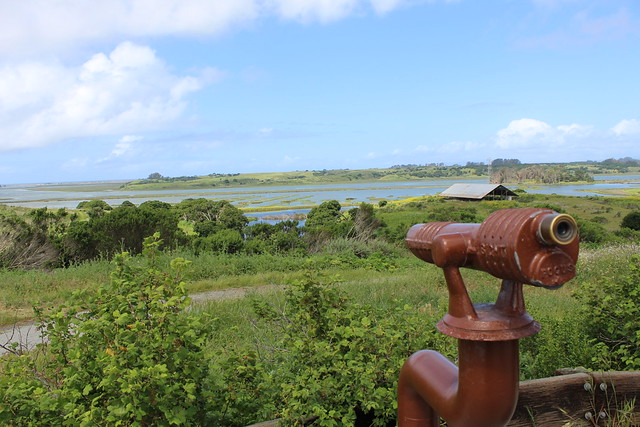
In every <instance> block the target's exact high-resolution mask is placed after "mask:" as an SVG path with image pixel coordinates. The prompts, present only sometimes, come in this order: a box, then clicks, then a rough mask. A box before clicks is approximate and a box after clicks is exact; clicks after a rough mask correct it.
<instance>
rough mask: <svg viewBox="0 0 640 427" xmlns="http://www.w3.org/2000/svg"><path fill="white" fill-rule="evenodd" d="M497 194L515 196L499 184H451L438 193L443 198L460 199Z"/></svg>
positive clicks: (480, 197) (479, 197) (481, 197)
mask: <svg viewBox="0 0 640 427" xmlns="http://www.w3.org/2000/svg"><path fill="white" fill-rule="evenodd" d="M493 192H498V193H499V194H503V195H507V196H515V195H516V193H514V192H513V191H511V190H509V189H508V188H507V187H505V186H503V185H500V184H453V185H452V186H451V187H449V188H447V189H446V190H444V191H443V192H442V193H440V195H441V196H444V197H455V198H460V199H478V200H480V199H483V198H484V197H486V196H487V195H488V194H490V193H493Z"/></svg>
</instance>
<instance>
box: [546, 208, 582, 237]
mask: <svg viewBox="0 0 640 427" xmlns="http://www.w3.org/2000/svg"><path fill="white" fill-rule="evenodd" d="M539 233H540V234H539V236H540V237H541V238H542V241H543V242H544V243H546V244H548V245H568V244H569V243H571V242H573V241H574V240H575V238H576V237H577V236H578V224H577V223H576V220H575V219H573V218H572V217H571V216H569V215H566V214H557V213H555V214H550V215H547V216H545V218H544V219H543V220H542V222H541V223H540V231H539Z"/></svg>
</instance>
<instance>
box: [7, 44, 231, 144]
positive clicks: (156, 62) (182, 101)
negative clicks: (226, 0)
mask: <svg viewBox="0 0 640 427" xmlns="http://www.w3.org/2000/svg"><path fill="white" fill-rule="evenodd" d="M220 74H221V73H216V71H215V70H212V69H206V70H203V71H202V72H201V73H200V74H199V75H196V76H179V75H175V74H172V73H171V71H170V70H169V68H168V67H167V66H166V65H165V64H164V62H163V61H162V60H161V59H160V58H158V57H157V56H156V54H155V52H154V51H153V50H152V49H151V48H149V47H147V46H141V45H137V44H134V43H130V42H124V43H121V44H119V45H118V46H117V47H116V48H115V49H114V50H113V51H112V52H110V53H108V54H105V53H97V54H95V55H93V56H92V57H91V58H90V59H89V60H87V61H86V62H84V63H83V64H82V65H81V66H79V67H66V66H64V65H62V64H60V63H58V62H48V63H46V62H28V63H22V64H19V65H15V66H11V65H6V66H4V67H2V68H0V98H1V99H2V100H3V102H2V103H0V117H2V118H0V134H2V135H3V137H4V138H3V139H2V141H1V142H0V151H7V150H12V149H19V148H26V147H37V146H44V145H48V144H51V143H54V142H57V141H61V140H64V139H67V138H74V137H87V136H99V135H109V134H123V133H130V132H141V131H145V130H149V129H158V128H161V127H165V126H167V125H168V124H169V123H171V122H172V121H173V120H175V119H176V118H178V117H179V116H180V115H181V114H182V112H183V110H184V108H185V106H186V98H187V97H188V96H189V95H190V94H191V93H193V92H195V91H198V90H200V89H201V88H202V87H203V86H204V85H206V84H209V83H210V82H212V81H215V80H216V76H217V75H220Z"/></svg>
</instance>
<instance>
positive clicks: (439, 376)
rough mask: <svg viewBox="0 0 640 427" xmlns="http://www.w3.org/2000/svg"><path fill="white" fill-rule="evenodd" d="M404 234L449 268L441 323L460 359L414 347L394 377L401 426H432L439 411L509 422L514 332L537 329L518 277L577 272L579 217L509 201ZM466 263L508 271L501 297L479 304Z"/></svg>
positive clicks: (464, 421)
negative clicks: (478, 216) (484, 214)
mask: <svg viewBox="0 0 640 427" xmlns="http://www.w3.org/2000/svg"><path fill="white" fill-rule="evenodd" d="M406 243H407V246H408V247H409V249H410V250H411V251H412V252H413V254H414V255H416V256H417V257H418V258H420V259H422V260H424V261H427V262H429V263H432V264H435V265H437V266H438V267H440V268H442V269H443V272H444V275H445V279H446V282H447V288H448V291H449V310H448V313H447V314H446V315H445V316H444V318H443V319H442V320H441V321H440V322H439V323H438V325H437V327H438V330H439V331H440V332H442V333H444V334H447V335H450V336H453V337H455V338H458V339H459V341H458V357H459V367H456V366H455V365H454V364H453V363H451V362H450V361H449V360H447V359H446V358H445V357H444V356H442V355H441V354H439V353H437V352H434V351H430V350H423V351H419V352H417V353H415V354H414V355H413V356H411V357H410V358H409V359H408V360H407V362H406V363H405V365H404V367H403V368H402V371H401V374H400V381H399V383H398V425H399V426H400V427H409V426H416V427H417V426H433V427H436V426H438V425H439V416H442V417H443V418H444V419H445V420H446V421H447V423H448V425H450V426H478V427H483V426H501V425H505V424H506V423H507V422H508V421H509V420H510V419H511V416H512V415H513V411H514V409H515V405H516V403H517V399H518V379H519V378H518V376H519V369H520V367H519V354H518V339H520V338H523V337H526V336H530V335H533V334H535V333H537V332H538V331H539V330H540V325H539V324H538V322H536V321H535V320H533V318H532V317H531V316H530V315H529V314H528V313H527V312H526V309H525V305H524V296H523V293H522V285H523V284H528V285H533V286H540V287H544V288H548V289H556V288H558V287H560V286H562V285H563V284H564V283H566V282H567V281H569V280H571V279H572V278H573V277H574V276H575V265H576V262H577V260H578V226H577V224H576V221H575V220H574V219H573V218H572V217H571V216H569V215H565V214H559V213H557V212H554V211H553V210H550V209H504V210H499V211H496V212H494V213H492V214H491V215H490V216H489V217H488V218H487V219H486V220H485V221H484V222H482V223H481V224H459V223H451V222H433V223H427V224H417V225H414V226H413V227H411V229H410V230H409V232H408V233H407V239H406ZM460 267H468V268H473V269H477V270H482V271H485V272H487V273H489V274H491V275H493V276H495V277H497V278H499V279H502V286H501V288H500V292H499V294H498V298H497V300H496V302H495V303H493V304H486V303H485V304H473V303H472V302H471V299H470V298H469V295H468V293H467V289H466V286H465V284H464V281H463V279H462V275H461V274H460Z"/></svg>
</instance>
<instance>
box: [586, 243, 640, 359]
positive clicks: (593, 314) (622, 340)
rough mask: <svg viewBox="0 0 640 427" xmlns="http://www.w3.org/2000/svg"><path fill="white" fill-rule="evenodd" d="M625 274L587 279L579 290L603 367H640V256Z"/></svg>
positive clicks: (634, 258) (632, 261)
mask: <svg viewBox="0 0 640 427" xmlns="http://www.w3.org/2000/svg"><path fill="white" fill-rule="evenodd" d="M628 268H629V270H628V272H627V273H626V274H616V275H614V276H612V277H604V278H601V279H599V280H597V281H586V282H584V283H583V284H582V286H581V288H580V289H579V290H578V291H577V296H578V298H579V299H580V300H581V301H582V302H583V304H584V317H585V319H586V322H587V324H588V326H589V329H588V330H589V334H590V336H591V342H592V345H595V346H596V348H597V349H598V350H599V352H600V356H599V357H598V359H597V360H596V362H597V363H598V364H599V367H600V368H601V369H605V370H609V369H628V370H635V369H640V330H639V329H638V319H640V255H634V256H632V257H631V261H630V263H629V266H628Z"/></svg>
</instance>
